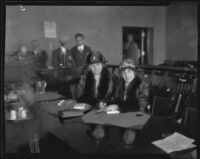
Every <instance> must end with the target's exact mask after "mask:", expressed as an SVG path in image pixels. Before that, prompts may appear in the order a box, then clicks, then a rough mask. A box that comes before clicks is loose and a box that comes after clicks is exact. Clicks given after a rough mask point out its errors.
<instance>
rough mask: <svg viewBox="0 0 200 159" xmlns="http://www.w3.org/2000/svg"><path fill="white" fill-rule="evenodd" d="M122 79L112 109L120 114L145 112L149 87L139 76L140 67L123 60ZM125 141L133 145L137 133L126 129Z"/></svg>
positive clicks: (121, 67) (120, 67) (120, 66)
mask: <svg viewBox="0 0 200 159" xmlns="http://www.w3.org/2000/svg"><path fill="white" fill-rule="evenodd" d="M119 70H120V75H121V77H120V79H119V80H118V83H117V84H116V86H117V87H116V90H115V97H114V98H115V100H114V101H115V104H116V105H111V106H110V109H114V110H119V111H120V112H131V111H145V109H146V106H147V105H148V104H149V87H148V84H147V83H145V82H143V81H142V80H141V79H140V77H139V76H138V66H137V65H136V64H135V63H134V62H133V60H131V59H125V60H123V61H122V62H121V63H120V65H119ZM123 134H124V135H123V141H124V142H125V143H126V144H132V143H133V141H134V140H135V136H136V131H135V130H132V129H126V130H125V132H124V133H123Z"/></svg>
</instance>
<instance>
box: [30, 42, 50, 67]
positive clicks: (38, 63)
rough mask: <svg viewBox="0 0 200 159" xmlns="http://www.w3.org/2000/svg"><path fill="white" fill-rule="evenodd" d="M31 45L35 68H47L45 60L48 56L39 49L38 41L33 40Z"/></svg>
mask: <svg viewBox="0 0 200 159" xmlns="http://www.w3.org/2000/svg"><path fill="white" fill-rule="evenodd" d="M31 44H32V48H33V50H32V55H33V57H34V59H33V60H34V65H35V67H38V68H47V64H46V62H47V59H48V55H47V52H46V51H45V50H42V49H40V46H39V41H38V40H33V41H32V42H31Z"/></svg>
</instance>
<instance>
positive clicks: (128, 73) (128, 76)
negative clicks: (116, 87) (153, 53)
mask: <svg viewBox="0 0 200 159" xmlns="http://www.w3.org/2000/svg"><path fill="white" fill-rule="evenodd" d="M122 77H123V79H124V81H125V82H131V81H132V80H133V79H134V78H135V72H134V71H133V70H132V69H129V68H127V69H125V70H124V71H122Z"/></svg>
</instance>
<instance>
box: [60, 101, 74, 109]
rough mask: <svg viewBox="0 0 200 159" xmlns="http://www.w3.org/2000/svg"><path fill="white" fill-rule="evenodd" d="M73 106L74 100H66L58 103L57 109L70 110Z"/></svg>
mask: <svg viewBox="0 0 200 159" xmlns="http://www.w3.org/2000/svg"><path fill="white" fill-rule="evenodd" d="M75 104H76V100H74V99H66V100H61V101H60V102H59V103H58V107H61V108H62V110H65V109H72V108H73V107H74V105H75Z"/></svg>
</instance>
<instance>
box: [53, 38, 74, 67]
mask: <svg viewBox="0 0 200 159" xmlns="http://www.w3.org/2000/svg"><path fill="white" fill-rule="evenodd" d="M59 43H60V47H59V48H57V49H56V50H54V51H53V54H52V66H53V67H55V68H58V67H66V66H68V67H70V66H74V65H75V63H74V61H73V58H72V56H71V52H70V50H69V49H68V43H69V38H68V36H63V37H61V39H60V40H59Z"/></svg>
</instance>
